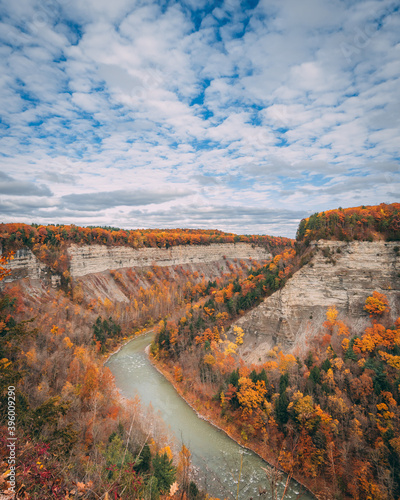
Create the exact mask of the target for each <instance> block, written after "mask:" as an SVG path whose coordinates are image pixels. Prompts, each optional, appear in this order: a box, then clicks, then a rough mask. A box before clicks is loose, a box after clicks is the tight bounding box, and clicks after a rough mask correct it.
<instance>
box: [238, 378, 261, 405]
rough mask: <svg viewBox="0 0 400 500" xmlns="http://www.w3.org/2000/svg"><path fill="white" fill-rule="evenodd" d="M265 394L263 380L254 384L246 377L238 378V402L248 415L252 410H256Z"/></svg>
mask: <svg viewBox="0 0 400 500" xmlns="http://www.w3.org/2000/svg"><path fill="white" fill-rule="evenodd" d="M266 392H267V389H266V387H265V382H264V381H263V380H262V381H257V383H256V384H255V383H254V382H253V381H252V380H251V379H249V378H248V377H240V378H239V391H238V393H237V397H238V401H239V403H240V404H241V405H242V406H243V408H244V409H245V410H246V409H247V410H248V411H249V413H251V411H252V408H257V407H258V406H259V405H261V404H262V403H263V400H264V396H265V393H266Z"/></svg>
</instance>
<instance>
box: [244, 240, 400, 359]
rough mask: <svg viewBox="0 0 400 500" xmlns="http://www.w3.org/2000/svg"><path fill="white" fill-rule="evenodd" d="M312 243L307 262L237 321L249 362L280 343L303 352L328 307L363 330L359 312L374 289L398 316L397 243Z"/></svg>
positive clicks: (362, 316) (363, 316)
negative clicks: (281, 286)
mask: <svg viewBox="0 0 400 500" xmlns="http://www.w3.org/2000/svg"><path fill="white" fill-rule="evenodd" d="M312 247H313V249H314V252H315V254H314V256H313V257H312V259H311V261H310V262H309V263H308V264H307V265H305V266H303V267H302V268H301V269H300V270H299V271H297V272H296V273H295V274H294V275H293V276H292V278H290V279H289V280H288V281H287V283H286V284H285V286H284V287H283V288H282V289H281V290H278V291H277V292H275V293H274V294H272V295H271V296H270V297H268V298H266V299H265V300H264V301H263V302H262V304H260V305H259V306H258V307H256V308H254V309H253V310H251V311H250V312H248V313H247V314H245V315H244V316H242V317H241V318H240V319H239V320H238V321H237V322H236V325H237V326H240V327H241V328H243V330H244V331H245V336H244V340H245V341H244V344H243V346H242V349H241V354H242V356H243V357H244V358H245V359H246V360H247V361H249V362H259V361H260V360H261V361H263V360H264V358H265V355H266V353H267V352H268V351H269V350H270V349H271V348H272V347H274V346H275V345H277V344H280V345H281V346H282V347H283V348H285V350H292V351H296V352H297V351H300V352H301V351H303V350H305V349H306V348H307V345H306V340H307V339H309V340H311V339H312V338H313V337H315V335H316V334H317V333H318V331H319V329H320V328H321V325H322V322H323V321H324V319H325V314H326V311H327V308H328V307H330V306H336V308H337V310H338V311H339V315H341V316H342V317H343V318H346V323H347V325H348V326H349V327H350V330H352V331H354V332H355V331H357V330H360V329H363V328H364V327H365V326H366V325H367V324H368V321H369V317H368V314H367V312H365V313H364V314H363V313H361V314H360V311H363V306H364V303H365V299H366V298H367V297H368V296H369V295H371V294H372V292H373V291H374V290H377V291H379V292H382V293H384V294H385V295H386V296H387V297H388V299H389V303H390V307H391V314H392V319H393V320H395V319H396V318H397V316H398V315H399V313H400V252H399V244H398V243H397V242H384V241H375V242H368V241H352V242H348V243H347V242H343V241H323V240H320V241H318V242H314V243H313V244H312Z"/></svg>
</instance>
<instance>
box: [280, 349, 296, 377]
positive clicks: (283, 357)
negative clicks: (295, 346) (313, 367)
mask: <svg viewBox="0 0 400 500" xmlns="http://www.w3.org/2000/svg"><path fill="white" fill-rule="evenodd" d="M278 363H279V364H278V366H279V371H280V372H281V373H285V372H287V371H288V370H290V368H292V367H293V366H295V365H296V358H295V357H294V356H293V354H283V352H282V351H279V353H278Z"/></svg>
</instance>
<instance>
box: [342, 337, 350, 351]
mask: <svg viewBox="0 0 400 500" xmlns="http://www.w3.org/2000/svg"><path fill="white" fill-rule="evenodd" d="M349 345H350V340H349V339H343V340H342V349H343V351H344V352H346V351H347V350H348V348H349Z"/></svg>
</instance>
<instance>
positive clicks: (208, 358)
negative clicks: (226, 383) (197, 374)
mask: <svg viewBox="0 0 400 500" xmlns="http://www.w3.org/2000/svg"><path fill="white" fill-rule="evenodd" d="M203 361H204V363H205V364H206V365H215V358H214V356H213V355H212V354H206V355H205V356H204V358H203Z"/></svg>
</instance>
